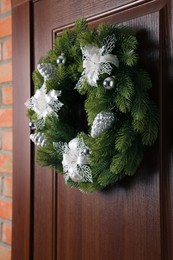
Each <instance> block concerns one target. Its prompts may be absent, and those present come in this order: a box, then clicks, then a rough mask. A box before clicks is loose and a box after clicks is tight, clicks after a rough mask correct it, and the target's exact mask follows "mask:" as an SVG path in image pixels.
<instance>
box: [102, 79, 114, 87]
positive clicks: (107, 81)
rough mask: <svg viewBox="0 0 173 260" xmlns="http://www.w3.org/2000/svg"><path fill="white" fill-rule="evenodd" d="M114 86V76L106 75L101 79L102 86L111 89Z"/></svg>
mask: <svg viewBox="0 0 173 260" xmlns="http://www.w3.org/2000/svg"><path fill="white" fill-rule="evenodd" d="M114 86H115V77H114V76H113V77H107V78H106V79H105V80H104V81H103V87H104V88H105V89H107V90H110V89H113V88H114Z"/></svg>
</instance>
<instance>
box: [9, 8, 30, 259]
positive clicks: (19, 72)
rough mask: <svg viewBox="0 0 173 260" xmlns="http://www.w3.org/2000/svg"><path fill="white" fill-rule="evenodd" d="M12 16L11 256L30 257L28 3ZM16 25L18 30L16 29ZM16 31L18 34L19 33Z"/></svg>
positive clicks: (16, 10) (18, 257)
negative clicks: (26, 105) (25, 104)
mask: <svg viewBox="0 0 173 260" xmlns="http://www.w3.org/2000/svg"><path fill="white" fill-rule="evenodd" d="M12 18H13V28H12V29H13V87H14V91H13V95H14V106H13V117H14V120H13V125H14V128H13V134H14V143H13V236H12V244H13V246H12V259H13V260H31V255H30V250H32V242H31V239H32V225H31V220H30V219H31V218H30V217H31V216H32V212H31V203H32V202H31V190H32V189H31V186H32V180H31V171H32V164H31V156H30V155H31V147H30V140H29V134H30V132H29V127H28V120H27V118H26V109H25V106H24V102H25V101H26V99H27V98H28V97H29V96H30V84H31V79H30V70H31V58H30V52H31V46H30V40H31V38H30V37H31V34H32V30H31V25H30V4H29V3H26V4H24V5H22V6H20V7H19V8H17V9H16V8H15V9H13V10H12ZM19 28H20V30H19ZM19 32H20V36H19Z"/></svg>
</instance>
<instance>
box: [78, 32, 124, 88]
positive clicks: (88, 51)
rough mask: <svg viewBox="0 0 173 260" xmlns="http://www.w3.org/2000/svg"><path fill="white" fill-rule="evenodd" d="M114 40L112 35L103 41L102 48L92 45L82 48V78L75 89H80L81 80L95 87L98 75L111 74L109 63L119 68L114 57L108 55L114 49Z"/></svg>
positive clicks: (117, 61)
mask: <svg viewBox="0 0 173 260" xmlns="http://www.w3.org/2000/svg"><path fill="white" fill-rule="evenodd" d="M115 42H116V38H115V35H114V34H113V35H112V36H108V37H107V38H105V39H104V41H103V47H102V48H98V47H95V46H92V45H88V46H85V47H82V48H81V50H82V55H83V68H84V71H83V73H82V77H81V78H80V80H79V82H78V83H77V88H79V87H80V85H81V84H82V82H83V80H84V79H85V78H86V79H87V82H88V83H89V84H90V85H91V86H97V80H98V79H99V75H100V74H103V73H107V74H109V75H110V74H111V71H112V67H111V65H110V63H112V64H114V65H115V66H117V67H118V66H119V60H118V58H117V56H116V55H113V54H110V52H111V51H112V50H113V48H114V47H115Z"/></svg>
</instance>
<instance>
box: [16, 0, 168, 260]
mask: <svg viewBox="0 0 173 260" xmlns="http://www.w3.org/2000/svg"><path fill="white" fill-rule="evenodd" d="M12 4H13V32H14V37H13V42H14V44H13V57H14V58H13V65H14V66H13V68H14V69H13V77H14V94H15V95H14V98H15V100H14V102H15V104H14V131H15V132H14V144H15V146H14V162H15V163H14V192H13V197H14V200H13V201H14V203H13V223H14V225H13V256H12V259H13V260H156V259H157V260H172V259H173V248H172V242H171V241H172V240H173V188H172V187H173V185H172V184H173V177H172V132H171V131H172V119H171V118H172V102H171V97H172V87H171V86H172V80H173V70H172V56H173V48H172V46H173V44H172V39H173V37H172V36H173V35H172V34H173V33H172V32H173V29H172V24H173V23H172V22H173V18H172V17H173V15H172V10H173V8H172V2H171V1H169V2H166V1H164V0H137V1H130V0H123V1H122V0H118V1H113V0H110V1H109V0H106V1H103V0H100V1H91V0H87V1H86V0H85V1H84V0H80V1H75V0H74V1H70V0H64V1H61V0H60V1H55V0H49V1H48V0H44V1H41V0H40V1H39V0H37V1H26V0H25V1H22V0H21V1H20V0H14V1H12ZM81 16H82V17H85V18H86V19H87V21H88V23H89V24H90V25H91V26H94V27H97V26H98V24H100V23H101V22H106V23H123V24H125V25H128V26H131V27H133V28H135V29H136V31H137V38H138V41H139V48H138V49H139V55H140V63H141V66H142V67H143V68H144V69H146V70H147V71H148V72H149V73H150V76H151V79H152V82H153V89H152V92H151V96H152V98H153V99H154V101H155V102H156V103H157V105H158V106H159V112H160V133H159V137H158V140H157V142H156V143H155V145H154V146H153V147H152V148H150V149H148V150H147V152H146V154H145V157H144V160H143V162H142V164H141V165H140V167H139V169H138V171H137V173H136V175H135V176H133V177H131V178H128V177H127V178H125V179H124V180H123V181H121V182H119V183H117V184H115V185H114V187H112V188H111V189H109V190H106V191H100V192H95V193H93V194H85V193H82V192H80V191H78V190H76V189H70V188H69V187H67V186H66V185H65V184H64V180H63V177H62V176H59V175H57V173H56V172H55V171H54V169H44V168H41V167H40V166H38V165H37V164H36V163H35V152H34V147H33V146H32V145H31V144H30V143H29V140H28V139H29V138H28V136H29V129H28V128H27V119H26V118H25V116H24V109H25V108H24V106H23V103H24V102H25V100H26V99H27V97H28V96H29V95H30V93H31V94H32V83H31V77H30V76H31V72H32V70H33V69H34V68H35V67H36V65H37V63H38V61H39V58H40V57H41V56H43V55H45V54H46V53H47V51H48V49H50V48H52V46H53V41H54V38H55V37H56V35H57V34H59V33H61V31H62V30H63V29H64V28H68V27H72V26H73V24H74V21H75V20H76V19H77V18H79V17H81ZM19 24H22V27H21V30H20V31H19V30H18V26H19ZM19 39H21V40H19ZM26 43H27V44H26ZM19 58H20V62H19ZM19 70H20V73H21V72H23V77H22V79H21V78H19V77H18V71H19ZM28 75H29V76H28ZM19 92H20V96H19V95H18V93H19ZM17 122H20V127H19V125H18V123H17ZM21 126H22V129H25V131H23V130H22V135H20V138H19V132H20V131H21ZM19 139H20V142H23V149H22V150H21V149H20V146H19V145H18V144H19ZM19 180H20V181H19Z"/></svg>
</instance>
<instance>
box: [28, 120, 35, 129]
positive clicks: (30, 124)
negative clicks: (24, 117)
mask: <svg viewBox="0 0 173 260" xmlns="http://www.w3.org/2000/svg"><path fill="white" fill-rule="evenodd" d="M29 128H30V129H31V130H35V129H36V126H35V125H34V123H33V122H32V121H30V122H29Z"/></svg>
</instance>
